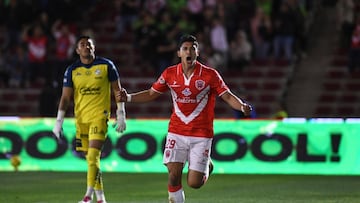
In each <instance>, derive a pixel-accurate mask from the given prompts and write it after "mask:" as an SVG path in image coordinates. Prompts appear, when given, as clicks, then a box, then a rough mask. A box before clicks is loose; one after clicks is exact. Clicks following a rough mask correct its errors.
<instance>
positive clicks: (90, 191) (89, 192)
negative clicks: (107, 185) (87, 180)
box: [85, 186, 94, 199]
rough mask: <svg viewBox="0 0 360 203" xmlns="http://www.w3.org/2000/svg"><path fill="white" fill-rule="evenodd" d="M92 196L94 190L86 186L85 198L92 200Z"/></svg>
mask: <svg viewBox="0 0 360 203" xmlns="http://www.w3.org/2000/svg"><path fill="white" fill-rule="evenodd" d="M93 195H94V188H93V187H89V186H88V187H87V189H86V193H85V197H90V198H91V199H92V198H93Z"/></svg>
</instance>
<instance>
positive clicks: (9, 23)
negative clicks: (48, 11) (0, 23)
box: [2, 0, 30, 49]
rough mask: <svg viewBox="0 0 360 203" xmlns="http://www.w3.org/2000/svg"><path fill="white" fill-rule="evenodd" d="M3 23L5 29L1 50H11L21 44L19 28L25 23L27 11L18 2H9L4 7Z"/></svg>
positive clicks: (11, 0) (16, 0) (13, 0)
mask: <svg viewBox="0 0 360 203" xmlns="http://www.w3.org/2000/svg"><path fill="white" fill-rule="evenodd" d="M2 15H4V16H5V19H4V22H5V27H6V32H5V33H6V37H5V42H4V45H3V48H5V49H8V48H11V47H13V46H15V45H17V44H19V43H20V42H21V27H22V26H23V25H24V24H25V23H26V22H27V20H30V19H27V17H28V16H29V9H27V8H26V7H25V6H24V5H23V4H22V3H21V2H19V1H18V0H10V1H9V2H8V6H7V7H5V13H3V14H2Z"/></svg>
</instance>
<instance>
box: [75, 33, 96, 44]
mask: <svg viewBox="0 0 360 203" xmlns="http://www.w3.org/2000/svg"><path fill="white" fill-rule="evenodd" d="M82 39H86V40H89V39H91V40H92V38H91V37H90V36H88V35H81V36H79V37H78V38H77V39H76V44H78V43H79V42H80V40H82ZM92 41H93V42H94V40H92Z"/></svg>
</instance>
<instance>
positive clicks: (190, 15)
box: [0, 0, 314, 87]
mask: <svg viewBox="0 0 360 203" xmlns="http://www.w3.org/2000/svg"><path fill="white" fill-rule="evenodd" d="M313 2H314V1H309V0H307V1H306V0H256V1H255V0H251V1H234V0H228V1H216V0H181V1H173V0H168V1H165V0H113V1H99V0H98V1H97V0H92V1H79V0H76V1H75V0H69V1H57V0H55V1H31V0H23V1H21V0H7V1H6V0H3V1H1V3H0V15H1V16H0V20H1V21H0V26H1V27H2V30H3V31H4V33H2V37H3V38H2V41H3V42H2V46H1V55H0V57H1V69H0V70H1V86H2V87H28V86H29V85H34V84H39V83H40V84H45V80H48V79H51V80H52V81H54V82H60V81H61V77H62V74H63V71H64V69H65V67H66V66H67V64H68V63H69V61H70V60H71V59H73V52H72V50H73V46H74V39H75V36H77V35H79V34H80V33H82V32H91V33H92V34H94V35H95V36H96V32H97V30H96V27H93V26H92V24H93V22H96V21H100V20H104V19H105V20H110V21H112V22H114V24H115V31H114V33H109V35H113V37H114V41H117V40H121V39H122V38H125V37H126V35H133V36H134V37H133V38H132V39H133V46H134V49H138V50H140V52H139V54H140V56H141V58H142V60H143V63H144V64H146V65H147V66H148V67H150V68H152V69H154V71H156V72H161V70H162V69H163V68H164V67H166V66H168V65H169V64H172V63H173V62H174V60H175V59H176V57H174V50H175V49H176V44H175V43H176V39H178V37H179V36H180V35H182V34H183V33H190V34H194V35H195V36H197V37H198V38H199V40H200V41H201V43H206V44H209V45H210V46H209V48H202V49H204V50H201V53H202V54H201V60H202V61H203V62H204V63H206V64H209V65H212V66H214V67H218V68H219V69H220V70H222V71H226V70H227V69H241V68H243V67H244V66H246V65H247V64H249V63H250V62H251V61H253V60H268V59H269V58H270V57H271V58H275V59H285V60H287V61H288V62H293V60H294V58H295V56H301V55H298V53H300V54H304V53H306V38H307V36H306V34H307V33H306V21H305V19H306V15H307V14H308V13H309V12H311V10H312V6H313V5H312V4H313ZM99 16H103V17H104V18H100V17H99ZM91 33H90V34H91ZM174 39H175V40H174ZM120 67H121V65H120ZM49 76H50V77H49ZM59 78H60V79H59Z"/></svg>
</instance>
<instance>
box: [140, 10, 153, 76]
mask: <svg viewBox="0 0 360 203" xmlns="http://www.w3.org/2000/svg"><path fill="white" fill-rule="evenodd" d="M157 36H158V30H157V28H156V25H155V23H154V16H152V15H151V13H149V12H147V11H144V12H143V13H141V17H140V21H139V22H138V25H137V27H136V28H135V43H136V47H137V49H138V50H140V56H141V59H142V60H143V61H142V63H143V64H144V65H145V67H144V68H145V69H147V70H148V69H149V68H150V69H153V70H155V71H157V67H156V66H157V64H156V52H155V51H154V47H156V42H157V40H156V39H157V38H156V37H157ZM145 71H146V70H145Z"/></svg>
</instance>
